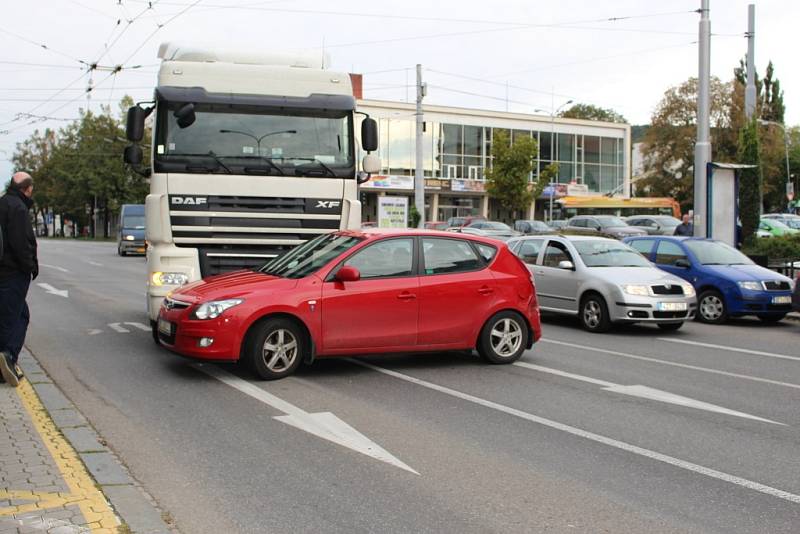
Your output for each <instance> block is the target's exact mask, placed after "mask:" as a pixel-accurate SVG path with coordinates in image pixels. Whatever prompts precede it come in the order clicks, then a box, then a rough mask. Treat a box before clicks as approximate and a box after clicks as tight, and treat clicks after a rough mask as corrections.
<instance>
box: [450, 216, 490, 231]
mask: <svg viewBox="0 0 800 534" xmlns="http://www.w3.org/2000/svg"><path fill="white" fill-rule="evenodd" d="M485 220H486V217H484V216H483V215H467V216H464V217H450V218H449V219H447V226H448V227H449V228H460V227H462V226H467V225H468V224H470V223H471V222H473V221H485Z"/></svg>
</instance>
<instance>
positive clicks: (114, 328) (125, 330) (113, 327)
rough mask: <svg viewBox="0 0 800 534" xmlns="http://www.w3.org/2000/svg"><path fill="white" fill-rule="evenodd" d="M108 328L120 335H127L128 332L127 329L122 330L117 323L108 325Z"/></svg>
mask: <svg viewBox="0 0 800 534" xmlns="http://www.w3.org/2000/svg"><path fill="white" fill-rule="evenodd" d="M108 327H109V328H111V330H113V331H114V332H119V333H120V334H127V333H128V332H130V330H128V329H127V328H122V326H120V324H119V323H108Z"/></svg>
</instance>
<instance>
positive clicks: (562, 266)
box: [558, 260, 575, 271]
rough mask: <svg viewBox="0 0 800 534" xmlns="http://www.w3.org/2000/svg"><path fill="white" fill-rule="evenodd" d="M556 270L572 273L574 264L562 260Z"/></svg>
mask: <svg viewBox="0 0 800 534" xmlns="http://www.w3.org/2000/svg"><path fill="white" fill-rule="evenodd" d="M558 268H559V269H564V270H566V271H574V270H575V264H574V263H572V262H571V261H569V260H562V261H560V262H558Z"/></svg>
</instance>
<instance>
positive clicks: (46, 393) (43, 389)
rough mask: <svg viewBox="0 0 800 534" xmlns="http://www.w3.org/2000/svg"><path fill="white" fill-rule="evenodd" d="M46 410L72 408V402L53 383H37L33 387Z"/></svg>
mask: <svg viewBox="0 0 800 534" xmlns="http://www.w3.org/2000/svg"><path fill="white" fill-rule="evenodd" d="M33 389H34V390H36V394H37V395H39V399H40V400H41V401H42V404H44V407H45V408H47V410H48V411H51V412H52V411H53V410H63V409H64V408H72V403H71V402H70V401H69V399H67V397H65V396H64V394H63V393H61V391H60V390H59V389H58V388H57V387H56V386H55V384H37V385H36V386H34V388H33Z"/></svg>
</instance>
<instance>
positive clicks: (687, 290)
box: [681, 282, 695, 297]
mask: <svg viewBox="0 0 800 534" xmlns="http://www.w3.org/2000/svg"><path fill="white" fill-rule="evenodd" d="M681 287H682V288H683V294H684V295H685V296H687V297H693V296H694V295H695V292H694V286H693V285H692V284H687V283H685V282H684V283H683V284H681Z"/></svg>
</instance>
